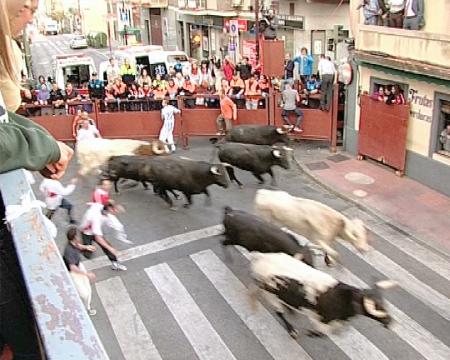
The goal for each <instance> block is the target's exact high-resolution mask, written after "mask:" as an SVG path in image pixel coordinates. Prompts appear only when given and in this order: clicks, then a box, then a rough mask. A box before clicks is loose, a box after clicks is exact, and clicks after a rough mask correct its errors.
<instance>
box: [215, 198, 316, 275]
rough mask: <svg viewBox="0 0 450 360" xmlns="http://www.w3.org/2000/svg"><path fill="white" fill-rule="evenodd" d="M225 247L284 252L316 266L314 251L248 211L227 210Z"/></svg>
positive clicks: (264, 251) (225, 213) (223, 243)
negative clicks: (234, 246) (314, 263)
mask: <svg viewBox="0 0 450 360" xmlns="http://www.w3.org/2000/svg"><path fill="white" fill-rule="evenodd" d="M223 225H224V228H225V231H224V236H225V239H224V240H223V241H222V245H223V246H228V245H240V246H242V247H244V248H246V249H247V250H248V251H250V252H252V251H258V252H262V253H274V252H282V253H286V254H288V255H291V256H294V257H295V258H297V259H299V260H302V261H304V262H305V263H306V264H308V265H310V266H314V265H313V257H314V255H313V252H312V251H311V250H310V249H309V248H308V247H307V246H302V245H300V244H299V243H298V241H297V240H296V239H295V237H294V236H293V235H291V234H289V233H287V232H285V231H283V230H281V229H280V228H279V227H277V226H275V225H272V224H270V223H268V222H266V221H264V220H262V219H261V218H259V217H257V216H255V215H252V214H249V213H247V212H245V211H241V210H234V209H232V208H230V207H229V206H227V207H225V210H224V219H223Z"/></svg>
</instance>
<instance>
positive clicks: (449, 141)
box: [439, 124, 450, 152]
mask: <svg viewBox="0 0 450 360" xmlns="http://www.w3.org/2000/svg"><path fill="white" fill-rule="evenodd" d="M439 142H440V143H441V144H442V149H443V150H444V151H447V152H450V124H447V126H446V127H445V129H444V130H442V132H441V134H440V136H439Z"/></svg>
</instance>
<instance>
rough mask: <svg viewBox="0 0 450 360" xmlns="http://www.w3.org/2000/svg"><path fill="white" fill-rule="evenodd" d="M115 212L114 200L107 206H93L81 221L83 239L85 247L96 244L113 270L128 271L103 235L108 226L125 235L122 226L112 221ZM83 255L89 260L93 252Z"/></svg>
mask: <svg viewBox="0 0 450 360" xmlns="http://www.w3.org/2000/svg"><path fill="white" fill-rule="evenodd" d="M114 210H115V207H114V203H113V202H112V200H110V201H109V202H108V203H107V204H106V205H102V204H98V203H95V204H91V206H90V207H89V209H88V210H87V211H86V213H85V214H84V216H83V219H82V220H81V225H80V231H81V238H82V240H83V244H84V245H92V243H93V242H96V243H97V244H98V245H99V246H100V247H101V249H102V250H103V252H104V253H105V255H106V256H107V257H108V259H109V260H110V261H111V268H112V269H113V270H127V267H126V266H125V265H122V264H121V263H120V262H119V261H118V259H117V254H118V251H117V250H116V249H115V248H114V247H113V246H112V245H111V244H110V243H109V241H108V240H106V239H105V237H104V235H103V226H108V227H110V228H112V229H113V230H115V231H116V232H117V233H119V234H124V229H123V226H122V224H120V223H118V222H116V221H112V220H111V218H110V215H111V214H112V212H114ZM83 254H84V256H85V257H86V258H88V259H90V258H91V256H92V253H91V252H84V253H83Z"/></svg>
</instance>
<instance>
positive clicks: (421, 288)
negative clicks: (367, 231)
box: [340, 241, 450, 321]
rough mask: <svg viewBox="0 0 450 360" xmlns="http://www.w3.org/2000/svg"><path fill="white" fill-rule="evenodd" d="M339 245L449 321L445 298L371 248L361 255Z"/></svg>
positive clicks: (447, 300)
mask: <svg viewBox="0 0 450 360" xmlns="http://www.w3.org/2000/svg"><path fill="white" fill-rule="evenodd" d="M340 244H341V245H342V246H344V247H345V248H347V249H348V250H349V251H351V252H352V253H353V254H355V255H356V256H358V257H359V258H360V259H362V260H363V261H365V262H366V263H367V264H369V265H370V266H372V267H374V268H375V269H376V270H377V271H379V272H381V273H382V274H384V275H385V276H386V277H388V278H389V279H392V280H395V281H397V282H398V283H399V284H400V286H401V287H402V288H403V289H405V290H406V291H408V292H409V293H411V294H412V295H414V296H415V297H417V298H418V299H420V300H421V301H422V302H424V303H425V304H427V305H428V306H430V307H431V308H432V309H434V310H435V311H436V312H437V313H438V314H440V315H441V316H442V317H444V318H445V319H447V320H449V321H450V300H449V299H448V298H447V297H446V296H444V295H442V294H441V293H439V292H437V291H436V290H434V289H433V288H431V287H430V286H428V285H427V284H424V283H423V282H422V281H420V280H418V279H417V278H416V277H415V276H413V275H411V274H410V273H409V272H408V271H406V270H405V269H403V268H402V267H401V266H400V265H398V264H397V263H395V262H394V261H392V260H391V259H389V258H388V257H387V256H385V255H384V254H382V253H380V252H379V251H377V250H375V249H373V248H372V249H370V250H369V251H368V252H367V253H365V254H364V255H361V254H359V253H358V252H357V251H356V250H354V249H353V247H352V246H351V245H349V244H347V243H345V242H343V241H340Z"/></svg>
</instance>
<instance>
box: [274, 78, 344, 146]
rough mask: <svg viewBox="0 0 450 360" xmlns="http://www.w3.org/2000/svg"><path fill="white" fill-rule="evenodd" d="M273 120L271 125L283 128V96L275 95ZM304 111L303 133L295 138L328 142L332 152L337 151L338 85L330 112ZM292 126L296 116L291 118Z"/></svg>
mask: <svg viewBox="0 0 450 360" xmlns="http://www.w3.org/2000/svg"><path fill="white" fill-rule="evenodd" d="M273 97H274V100H273V102H272V103H273V107H272V111H271V114H272V119H271V124H273V125H276V126H281V125H283V124H284V122H283V119H282V118H281V112H282V108H281V107H280V106H279V104H280V100H281V94H280V93H276V94H274V95H273ZM301 110H302V111H303V115H304V116H303V121H302V124H301V126H300V127H301V128H302V129H303V132H302V133H291V136H292V137H293V138H298V139H309V140H326V141H328V142H329V143H330V149H331V151H333V152H334V151H336V142H337V111H338V88H337V85H336V86H335V88H334V91H333V101H332V104H331V109H330V111H321V110H319V109H311V108H301ZM289 119H290V121H291V123H292V124H295V114H290V117H289Z"/></svg>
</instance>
